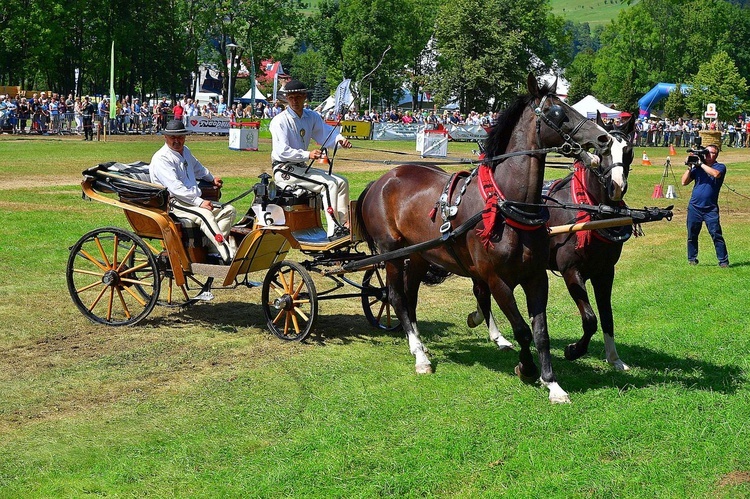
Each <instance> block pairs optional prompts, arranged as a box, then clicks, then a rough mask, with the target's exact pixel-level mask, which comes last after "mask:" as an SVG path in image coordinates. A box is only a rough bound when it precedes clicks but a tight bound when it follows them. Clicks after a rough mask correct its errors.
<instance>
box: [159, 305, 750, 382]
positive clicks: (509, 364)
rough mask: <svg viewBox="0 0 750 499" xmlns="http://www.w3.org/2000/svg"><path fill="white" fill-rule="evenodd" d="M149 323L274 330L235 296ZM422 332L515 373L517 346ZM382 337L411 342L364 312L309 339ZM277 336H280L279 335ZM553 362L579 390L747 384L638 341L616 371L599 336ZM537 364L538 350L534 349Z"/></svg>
mask: <svg viewBox="0 0 750 499" xmlns="http://www.w3.org/2000/svg"><path fill="white" fill-rule="evenodd" d="M148 322H149V323H151V325H152V326H155V327H158V326H167V327H179V325H180V323H191V324H192V325H195V323H196V322H198V323H205V324H207V325H210V326H212V327H217V326H218V328H219V329H227V330H231V331H232V332H234V331H236V330H237V329H239V328H256V329H259V330H261V331H262V334H268V335H272V333H271V332H270V331H269V329H268V328H267V326H266V321H265V318H264V316H263V309H262V307H261V305H260V304H258V303H246V302H239V301H231V302H223V303H216V304H212V303H208V304H199V305H197V306H194V307H190V308H187V309H185V310H183V311H182V312H178V311H177V310H175V312H174V313H172V314H169V315H167V316H164V317H158V318H153V319H150V320H148ZM419 327H420V335H421V337H422V340H423V342H424V344H425V346H426V347H427V348H428V349H431V350H432V351H433V352H435V353H439V355H438V357H439V356H443V357H444V358H445V359H447V360H448V361H450V362H454V363H456V364H461V365H482V366H484V367H485V368H487V369H490V370H492V371H497V372H498V373H503V374H506V375H508V376H515V374H514V373H513V369H514V368H515V366H516V364H517V363H518V349H517V347H516V350H513V351H504V352H501V351H499V350H498V348H497V347H496V346H495V344H494V343H492V342H491V341H489V340H488V339H487V338H486V337H482V336H481V335H478V336H477V335H473V336H472V337H466V336H465V335H464V334H461V335H460V337H456V336H451V333H449V332H448V331H451V329H454V327H455V324H452V323H447V322H444V321H430V320H423V321H420V322H419ZM383 338H393V339H394V340H397V341H403V344H404V349H406V350H408V348H409V346H408V343H407V341H406V338H405V337H404V333H403V332H402V331H385V330H382V329H377V328H375V327H373V326H371V325H370V324H369V322H368V321H367V319H366V318H365V317H364V315H363V314H359V315H356V314H319V315H318V319H317V323H316V327H315V330H314V331H313V332H312V333H311V334H310V336H309V337H308V339H307V340H306V342H307V343H311V344H316V345H321V346H324V345H325V344H326V342H328V341H332V340H335V341H337V342H339V343H341V344H349V343H354V342H373V341H374V340H380V339H383ZM279 341H281V340H279ZM550 341H551V353H552V365H553V368H554V370H555V374H556V376H557V378H558V381H560V383H561V385H562V386H563V387H564V388H565V390H566V391H568V392H572V393H576V392H577V393H583V392H586V391H588V390H595V389H601V388H611V387H617V388H618V389H619V390H621V391H626V390H630V389H637V388H645V387H649V386H655V385H660V384H663V385H681V386H684V387H685V388H687V389H691V390H707V391H715V392H719V393H726V394H732V393H735V392H736V391H737V389H738V387H739V386H741V385H742V384H744V383H745V381H746V380H745V379H744V376H743V372H742V369H741V368H740V367H738V366H733V365H719V364H715V363H712V362H708V361H704V360H699V359H694V358H687V357H677V356H675V355H671V354H668V353H665V352H662V351H658V350H652V349H649V348H645V347H640V346H629V345H624V344H619V345H618V346H617V350H618V353H619V354H620V356H621V358H622V359H623V360H624V361H625V362H626V363H628V364H629V365H630V367H631V370H630V371H627V372H622V371H616V370H614V369H613V368H611V367H610V366H609V365H608V364H607V363H606V362H605V361H604V360H603V359H601V358H599V357H600V356H601V353H602V352H603V351H604V345H603V343H602V342H601V341H598V340H596V339H592V341H591V345H590V347H589V353H588V354H587V355H586V356H585V357H583V358H582V359H580V360H578V361H574V362H571V361H568V360H566V359H565V358H564V357H563V354H562V352H563V351H564V349H565V346H566V345H567V344H568V343H569V340H567V339H551V340H550ZM532 352H533V353H534V360H535V362H537V365H538V358H537V356H536V350H535V349H534V348H532ZM434 357H436V356H433V359H432V360H433V366H434V367H435V369H436V371H439V360H438V359H436V358H434Z"/></svg>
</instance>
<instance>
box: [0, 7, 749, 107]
mask: <svg viewBox="0 0 750 499" xmlns="http://www.w3.org/2000/svg"><path fill="white" fill-rule="evenodd" d="M748 35H750V10H748V9H745V8H744V5H742V4H741V3H739V2H734V3H732V2H726V1H722V0H718V1H717V0H641V1H640V2H638V3H637V4H635V5H632V6H629V7H628V8H626V9H624V10H623V11H621V13H620V15H619V16H618V17H617V18H616V19H615V20H613V21H612V22H611V23H610V24H608V25H606V26H604V27H598V28H594V29H591V28H590V27H589V26H588V25H587V24H585V23H583V24H581V23H575V22H570V21H567V22H566V21H564V20H563V19H562V18H561V17H559V16H555V15H553V14H552V11H551V8H550V5H549V1H548V0H439V1H434V0H319V1H318V3H317V4H316V5H310V3H305V2H300V1H299V0H160V1H156V0H127V1H126V0H106V1H105V0H86V1H85V2H84V1H82V0H16V1H14V2H2V3H0V84H2V85H20V86H22V87H23V88H24V89H39V90H42V89H43V90H51V91H54V92H58V93H68V92H72V91H74V90H77V93H78V94H79V95H82V94H106V93H108V91H109V70H110V57H109V54H110V47H111V43H112V41H113V40H114V42H115V50H116V67H115V72H116V75H115V91H116V92H117V93H118V94H120V95H138V96H141V97H145V96H146V95H149V94H150V95H157V94H160V95H169V96H176V95H179V94H190V93H192V82H193V77H194V74H195V73H196V72H197V69H198V66H199V64H200V63H208V64H211V65H214V66H215V67H216V68H217V69H219V71H220V72H221V73H222V75H223V76H225V78H224V79H223V81H224V85H225V88H224V95H225V96H226V95H227V91H226V83H227V81H228V78H226V73H227V69H226V61H227V60H228V59H229V57H230V54H231V53H232V51H231V50H230V49H229V48H228V47H227V45H228V44H235V45H237V46H239V47H238V48H237V49H236V52H235V53H236V55H237V58H238V59H239V60H241V61H242V62H243V63H244V64H245V65H246V66H247V67H251V66H254V68H255V70H256V72H260V69H261V68H260V63H261V61H262V60H264V59H267V58H274V59H277V60H281V61H282V65H283V67H284V69H285V70H286V72H287V73H289V74H291V75H292V76H294V77H295V78H298V79H301V80H302V81H304V82H305V83H307V84H308V86H309V87H310V88H312V89H313V90H314V93H315V95H316V96H317V98H318V99H321V100H322V99H323V98H325V97H326V96H327V95H329V94H330V92H331V91H332V90H333V89H334V88H335V87H336V85H337V84H338V83H339V82H340V81H341V80H342V79H343V78H351V79H352V81H354V82H356V83H357V85H356V88H355V92H356V94H357V97H358V101H359V103H360V105H361V106H363V107H366V106H368V105H369V104H370V102H372V104H373V105H377V104H379V103H381V102H384V103H391V102H392V101H393V100H394V99H395V98H396V97H397V96H398V94H399V92H400V91H401V90H402V89H403V88H407V89H409V90H410V91H411V93H412V96H413V98H414V100H415V104H417V102H416V101H417V100H418V99H419V95H421V94H424V93H428V94H430V96H431V97H432V98H433V99H434V101H435V103H436V104H438V105H441V104H445V103H447V102H449V101H451V100H457V101H458V103H459V104H460V106H461V109H462V110H463V111H470V110H478V111H484V110H497V109H500V108H502V107H504V105H505V104H506V103H507V102H508V101H509V100H510V99H511V98H513V97H514V96H515V95H516V93H518V92H519V91H520V90H522V89H523V82H524V81H525V76H526V74H527V73H528V72H529V70H532V71H535V72H537V73H538V74H541V73H543V72H547V71H549V70H552V71H556V72H558V73H561V74H564V75H565V77H566V78H568V79H569V81H570V82H571V89H570V99H569V100H571V101H573V102H575V101H577V100H578V99H580V98H581V97H583V96H585V95H586V94H588V93H593V94H594V95H596V96H597V97H598V98H599V99H600V100H603V101H606V102H609V103H614V104H616V105H617V106H618V107H619V108H621V109H628V110H635V109H637V104H636V103H637V99H638V98H639V97H640V96H642V95H643V94H644V93H645V92H647V91H648V90H649V89H650V88H651V87H652V86H653V85H654V84H655V83H658V82H671V83H680V84H686V85H689V86H690V88H691V92H690V93H689V94H688V95H687V96H686V100H685V102H684V104H680V105H684V106H685V108H686V112H693V113H696V112H698V111H699V109H700V106H701V105H702V103H704V102H706V99H709V101H710V102H716V103H717V105H718V108H719V112H720V113H724V114H726V113H735V112H737V111H738V110H740V109H741V108H743V106H744V104H745V101H746V100H747V91H748V89H747V83H746V77H747V76H748V75H749V74H750V47H747V46H746V44H745V43H744V40H746V39H747V37H748ZM376 67H377V70H376V71H374V72H373V69H375V68H376ZM232 68H233V70H234V71H235V72H236V71H237V65H233V66H232ZM76 69H78V70H79V78H78V86H77V87H75V85H76V80H75V70H76ZM719 83H721V84H719ZM243 85H244V86H247V87H249V82H245V81H243V80H239V81H238V87H239V88H237V90H236V91H235V95H241V92H243V91H244V90H245V89H246V88H243Z"/></svg>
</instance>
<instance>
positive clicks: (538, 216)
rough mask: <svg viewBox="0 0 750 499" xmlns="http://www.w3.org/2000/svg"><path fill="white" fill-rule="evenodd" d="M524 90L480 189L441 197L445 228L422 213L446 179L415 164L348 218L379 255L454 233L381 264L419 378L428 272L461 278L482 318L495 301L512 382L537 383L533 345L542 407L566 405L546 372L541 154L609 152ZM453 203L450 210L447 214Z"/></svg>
mask: <svg viewBox="0 0 750 499" xmlns="http://www.w3.org/2000/svg"><path fill="white" fill-rule="evenodd" d="M527 86H528V91H529V95H527V96H523V97H519V98H518V99H517V100H516V101H515V103H513V104H512V105H511V106H510V107H509V108H508V109H507V110H506V111H505V112H504V113H503V115H502V116H501V117H500V119H499V122H498V124H497V125H496V126H495V127H494V128H493V130H492V132H491V133H490V135H489V137H488V138H487V141H486V147H485V157H486V158H487V159H486V160H485V162H486V164H487V165H488V166H489V167H490V169H488V170H486V171H488V172H489V174H488V175H489V176H490V178H489V180H488V179H486V178H485V179H484V180H482V181H480V179H477V178H476V176H475V175H472V176H470V177H468V179H469V180H470V182H468V183H467V182H466V181H465V180H464V182H463V185H464V186H465V187H466V189H465V190H464V192H463V193H462V194H460V198H461V199H460V201H459V200H458V199H457V197H458V196H456V195H452V196H448V197H449V198H450V199H448V200H447V201H448V205H449V206H447V207H444V208H446V209H444V210H441V211H443V212H445V213H447V214H448V222H442V221H440V220H435V221H433V220H432V219H431V218H430V216H429V212H430V208H431V207H432V206H433V205H435V204H436V201H437V200H438V199H439V198H440V197H441V194H442V193H443V192H444V190H445V186H446V185H447V183H448V181H449V178H450V175H448V174H447V173H445V172H443V171H442V170H440V169H438V168H432V167H421V166H418V165H401V166H398V167H396V168H394V169H393V170H391V171H390V172H388V173H387V174H385V175H383V176H382V177H381V178H380V179H378V180H377V181H375V182H374V183H373V184H371V185H370V186H368V188H367V189H366V190H365V191H364V192H363V193H362V195H361V196H360V198H359V203H358V205H357V210H356V217H357V223H358V225H359V226H360V227H361V228H362V229H363V232H364V234H362V235H363V236H364V237H365V239H366V240H367V241H368V242H369V243H370V244H371V246H374V247H375V248H376V249H377V251H378V252H380V253H381V254H382V253H386V252H393V251H396V250H399V249H401V248H405V247H410V246H413V245H416V244H420V243H425V242H428V241H431V240H436V239H438V238H440V237H441V235H442V236H447V235H448V234H449V233H450V232H451V231H452V230H456V232H458V234H457V235H453V237H446V241H447V242H446V243H445V244H441V245H438V246H435V247H432V248H430V249H425V250H423V251H419V252H416V251H415V252H412V253H409V254H407V255H405V256H403V257H399V258H395V259H390V260H388V261H387V262H386V265H385V270H386V276H387V283H388V293H389V295H388V296H389V300H390V302H391V304H392V305H393V307H394V309H395V311H396V314H397V315H398V317H399V319H400V321H401V323H402V324H403V326H404V329H405V331H406V334H407V337H408V340H409V347H410V350H411V353H412V354H413V355H414V356H415V358H416V362H415V367H416V371H417V372H418V373H430V372H432V365H431V363H430V360H429V358H428V357H427V354H426V353H425V348H424V345H423V344H422V342H421V340H420V338H419V331H418V329H417V321H416V307H417V298H418V292H419V286H420V283H421V281H422V279H423V278H424V277H425V275H426V273H427V271H428V268H429V267H430V266H431V265H433V266H437V267H439V268H441V269H442V270H444V271H447V272H451V273H454V274H457V275H461V276H466V277H470V278H471V279H472V281H473V283H474V294H475V296H476V298H477V301H478V303H479V304H480V305H481V307H482V309H483V310H486V311H488V313H487V316H489V309H490V297H494V298H495V301H496V302H497V304H498V305H499V307H500V309H501V310H502V311H503V313H504V314H505V315H506V317H507V318H508V320H509V321H510V323H511V325H512V328H513V334H514V337H515V339H516V341H517V342H518V343H519V345H520V347H521V350H520V353H519V360H520V362H519V364H518V366H517V367H516V374H518V376H519V377H521V378H522V379H524V380H528V381H533V380H536V379H538V378H539V376H540V374H539V370H538V369H537V367H536V365H535V364H534V359H533V356H532V354H531V349H530V345H531V341H532V339H533V341H534V343H535V345H536V348H537V351H538V354H539V362H540V364H541V368H542V371H541V381H542V383H543V384H544V385H545V386H547V387H548V388H549V391H550V393H549V398H550V401H552V402H569V400H570V399H569V397H568V394H567V393H566V392H565V391H564V390H563V389H562V388H561V387H560V386H559V384H558V383H557V380H556V379H555V375H554V373H553V371H552V363H551V359H550V351H549V335H548V332H547V312H546V308H547V294H548V282H547V273H546V270H545V269H546V266H547V260H548V258H549V237H548V235H547V230H546V226H545V223H544V222H545V220H546V218H545V210H542V209H540V208H539V205H540V204H541V192H542V182H543V179H544V164H545V159H546V153H547V152H551V150H550V149H554V150H559V148H564V151H565V152H567V153H570V154H579V155H585V154H586V153H585V152H584V150H585V149H591V148H594V149H596V150H597V151H598V152H599V153H607V154H608V153H609V147H610V143H611V137H610V136H609V134H607V132H606V131H605V130H604V129H603V128H601V127H599V126H598V125H597V124H595V123H593V122H591V121H589V120H587V119H586V118H584V117H583V116H581V115H580V114H579V113H578V112H576V111H575V110H574V109H572V108H571V107H570V106H568V105H567V104H565V103H564V102H563V101H562V100H560V99H559V98H558V97H557V96H556V95H555V94H554V93H553V92H554V84H553V85H552V87H551V88H549V87H547V86H545V87H542V88H540V87H539V85H538V83H537V81H536V79H535V78H534V77H533V75H529V78H528V84H527ZM499 156H500V157H499ZM498 157H499V158H498ZM588 157H590V156H588ZM480 170H481V168H480ZM480 178H481V175H480ZM471 179H474V181H473V182H471ZM493 179H494V183H495V185H496V187H497V189H496V191H499V192H496V195H495V197H493V196H490V202H489V203H486V202H485V199H483V196H482V195H481V194H480V189H479V188H478V186H479V185H480V184H481V185H483V186H487V185H488V183H492V180H493ZM459 184H461V183H460V182H459ZM485 190H486V189H485ZM492 199H497V200H498V201H497V202H492ZM503 199H504V200H506V201H505V202H503V201H502V200H503ZM456 205H457V210H451V209H450V207H456ZM486 208H487V210H486V211H487V212H488V213H489V212H493V211H495V212H496V219H495V223H494V225H492V226H487V225H489V219H479V220H478V223H476V222H474V221H473V220H471V221H470V222H469V224H468V225H471V226H472V229H471V230H467V231H461V230H459V229H457V228H462V227H466V225H464V224H465V223H466V222H467V221H469V220H470V219H476V217H475V215H477V214H480V213H482V212H483V211H485V209H486ZM452 211H455V212H456V213H452ZM474 226H476V230H474ZM441 227H442V228H443V231H442V232H441ZM480 232H481V233H482V234H480ZM519 285H520V286H521V287H522V288H523V290H524V292H525V294H526V307H527V309H528V313H529V315H530V316H531V323H532V328H529V325H528V324H527V323H526V321H525V320H524V317H523V315H522V314H521V312H520V311H519V310H518V305H517V303H516V300H515V298H514V296H513V290H514V289H515V288H516V287H517V286H519ZM532 329H533V335H532Z"/></svg>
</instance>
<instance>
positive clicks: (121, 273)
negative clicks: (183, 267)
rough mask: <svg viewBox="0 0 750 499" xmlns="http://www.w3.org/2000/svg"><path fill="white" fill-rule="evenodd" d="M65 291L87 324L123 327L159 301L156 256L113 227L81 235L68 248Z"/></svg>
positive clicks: (138, 239) (139, 240) (135, 237)
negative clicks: (90, 322)
mask: <svg viewBox="0 0 750 499" xmlns="http://www.w3.org/2000/svg"><path fill="white" fill-rule="evenodd" d="M66 278H67V283H68V291H69V292H70V297H71V298H72V299H73V303H75V305H76V307H78V310H80V311H81V313H83V315H85V316H86V317H87V318H88V319H89V320H91V321H93V322H97V323H100V324H107V325H109V326H127V325H131V324H135V323H137V322H138V321H140V320H141V319H143V318H144V317H146V316H147V315H148V314H149V313H150V312H151V310H153V308H154V306H155V305H156V300H157V298H158V297H159V289H160V286H159V285H160V279H159V269H158V267H157V264H156V258H155V256H154V254H153V253H152V252H151V250H150V249H149V248H148V246H147V245H146V243H145V242H143V240H142V239H141V238H140V237H138V236H136V235H135V234H132V233H131V232H128V231H126V230H123V229H119V228H117V227H104V228H101V229H96V230H92V231H91V232H89V233H87V234H85V235H84V236H83V237H81V239H79V240H78V242H77V243H76V244H75V245H73V247H72V248H71V249H70V256H69V257H68V267H67V271H66Z"/></svg>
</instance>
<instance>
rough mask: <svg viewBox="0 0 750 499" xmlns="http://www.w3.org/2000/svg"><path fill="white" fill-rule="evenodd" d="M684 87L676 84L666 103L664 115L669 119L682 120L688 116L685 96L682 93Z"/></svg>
mask: <svg viewBox="0 0 750 499" xmlns="http://www.w3.org/2000/svg"><path fill="white" fill-rule="evenodd" d="M682 87H683V85H682V84H681V83H678V84H676V85H675V88H674V90H673V91H671V92H670V93H669V97H667V100H666V102H665V103H664V114H666V115H667V117H669V118H674V119H677V118H682V117H683V116H685V115H686V114H687V104H686V103H685V95H684V94H683V93H682Z"/></svg>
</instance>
